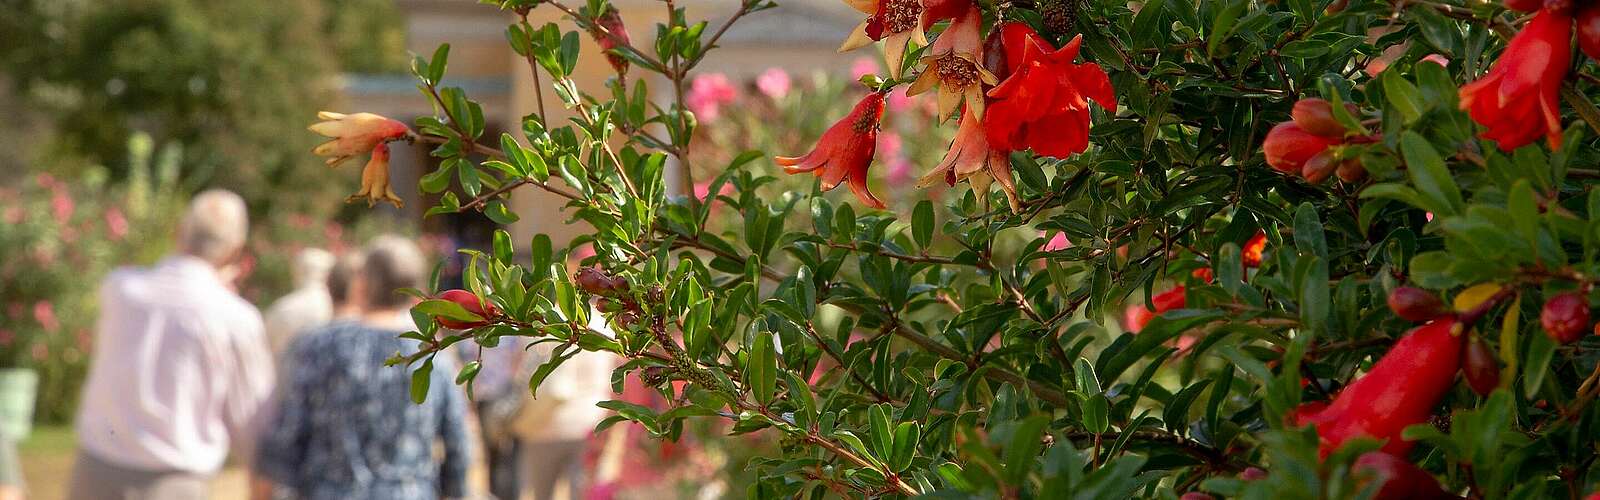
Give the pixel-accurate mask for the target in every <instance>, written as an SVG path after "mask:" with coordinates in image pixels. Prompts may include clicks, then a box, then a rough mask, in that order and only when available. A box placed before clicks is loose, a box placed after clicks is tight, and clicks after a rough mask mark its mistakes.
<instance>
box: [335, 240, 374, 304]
mask: <svg viewBox="0 0 1600 500" xmlns="http://www.w3.org/2000/svg"><path fill="white" fill-rule="evenodd" d="M362 257H363V255H362V252H346V253H345V254H344V255H341V256H339V258H338V260H336V261H334V263H333V270H331V271H329V272H328V296H329V297H331V298H332V299H333V305H334V306H335V307H339V306H343V305H345V304H349V303H350V301H351V300H352V299H355V297H351V296H350V289H351V288H353V287H354V286H355V281H356V278H357V277H359V276H361V266H362V263H363V261H364V260H365V259H363V258H362Z"/></svg>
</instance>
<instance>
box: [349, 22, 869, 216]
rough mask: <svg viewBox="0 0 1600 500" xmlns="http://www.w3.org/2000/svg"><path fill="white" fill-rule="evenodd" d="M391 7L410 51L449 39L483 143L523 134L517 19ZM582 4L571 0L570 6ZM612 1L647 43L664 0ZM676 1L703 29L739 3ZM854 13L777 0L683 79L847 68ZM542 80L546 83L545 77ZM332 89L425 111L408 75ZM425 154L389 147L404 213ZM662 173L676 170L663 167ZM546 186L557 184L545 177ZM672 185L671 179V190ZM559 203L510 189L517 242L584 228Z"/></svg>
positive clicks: (523, 68)
mask: <svg viewBox="0 0 1600 500" xmlns="http://www.w3.org/2000/svg"><path fill="white" fill-rule="evenodd" d="M395 3H396V6H397V7H398V10H399V11H400V13H401V15H402V16H403V17H404V18H405V19H404V23H405V25H406V45H407V48H408V49H409V50H410V51H411V52H413V53H416V54H422V55H424V56H426V55H428V54H432V53H433V51H434V49H435V48H437V47H438V46H439V45H440V44H442V43H449V44H450V66H449V71H448V74H447V76H446V77H445V84H446V85H452V86H458V87H462V88H463V89H464V90H466V93H467V95H468V96H470V97H471V98H472V99H474V100H476V101H478V102H480V103H482V105H483V109H484V118H485V120H486V121H487V123H488V124H487V127H486V132H485V135H484V137H486V138H487V139H484V140H487V141H488V142H489V143H494V142H495V140H494V139H493V138H494V137H498V136H499V135H500V133H501V132H502V131H510V132H513V135H519V136H520V134H519V133H517V132H516V131H518V130H520V128H521V125H520V124H521V121H520V120H521V119H522V117H523V116H526V115H529V114H531V113H533V112H535V110H537V109H538V105H539V103H538V97H537V95H538V93H537V92H535V89H534V83H533V77H532V76H531V74H530V72H529V68H528V66H527V63H526V62H525V61H524V60H523V59H522V57H521V56H518V55H517V54H516V53H515V52H513V51H512V50H511V48H510V46H509V45H507V44H506V39H505V29H506V26H507V25H509V24H511V23H513V22H515V16H514V15H513V14H511V13H508V12H502V11H500V10H498V9H496V8H495V7H494V6H492V5H482V4H479V3H477V2H476V1H475V0H396V2H395ZM579 3H581V2H578V1H576V0H575V1H574V2H569V4H572V5H573V6H574V7H576V6H577V4H579ZM611 3H612V4H613V5H615V6H616V7H617V8H618V9H619V10H620V12H621V13H622V16H623V20H624V22H625V23H626V25H627V26H628V31H629V34H630V35H631V37H632V41H633V43H634V44H635V46H638V47H645V48H648V47H650V46H652V45H653V42H652V40H651V39H652V37H653V35H654V33H655V28H654V25H655V23H657V22H660V21H661V20H662V19H664V18H665V17H666V9H665V7H664V6H665V5H666V4H665V3H663V2H661V1H660V0H612V2H611ZM676 4H677V5H679V6H682V7H684V8H686V9H687V11H688V16H689V19H690V20H691V22H693V21H694V20H696V19H705V20H707V21H709V22H710V23H711V24H710V28H708V31H710V30H713V29H715V28H716V27H717V26H720V25H721V23H722V22H723V21H724V20H726V19H727V17H728V16H729V15H731V14H732V13H733V12H734V11H735V10H736V9H737V8H738V6H739V0H679V1H678V2H676ZM533 14H534V15H533V16H531V17H530V21H531V22H532V23H534V25H535V26H538V25H541V24H543V23H545V22H557V23H558V25H560V26H561V27H562V29H564V30H571V29H574V27H573V25H572V24H571V22H570V21H563V20H562V19H561V18H562V17H563V15H561V13H560V12H559V11H557V10H556V9H554V8H551V7H541V8H537V9H535V10H534V12H533ZM860 18H861V15H860V14H859V13H857V12H856V11H854V10H852V9H850V8H848V7H847V6H845V4H844V3H843V2H833V1H823V0H800V1H790V2H780V6H779V7H778V8H775V9H771V10H767V11H763V12H760V13H757V14H754V15H750V16H748V17H745V18H743V19H741V20H740V21H739V22H738V23H737V24H736V25H735V26H734V27H733V28H732V29H731V30H729V31H728V33H727V34H725V35H724V36H723V37H722V39H721V41H720V42H719V43H718V45H719V46H720V48H719V49H717V50H716V52H715V53H714V54H713V55H712V56H711V57H708V58H706V60H705V61H704V62H703V63H701V65H700V66H699V67H698V68H697V69H696V71H695V72H694V73H692V74H691V76H690V77H691V78H693V76H694V75H696V74H709V73H723V74H726V75H727V76H728V77H729V78H730V79H732V80H733V81H736V82H745V81H749V80H750V79H752V78H754V77H755V76H756V75H757V74H759V73H761V72H762V71H765V70H767V69H768V68H773V67H777V68H782V69H784V70H786V71H789V72H791V73H796V74H809V73H811V72H814V71H819V70H822V71H830V72H838V73H840V74H845V72H846V71H847V68H848V66H849V65H850V62H851V61H853V60H855V59H856V58H858V57H861V56H862V55H863V54H870V52H862V53H861V54H856V53H852V54H840V53H838V52H837V50H836V49H837V48H838V46H839V43H840V42H841V41H842V40H844V38H845V37H846V35H848V33H849V30H850V29H851V28H853V27H854V26H855V25H856V24H857V23H859V22H860ZM582 39H583V47H582V54H583V56H582V57H580V58H579V64H578V68H577V70H576V71H575V79H576V80H577V82H578V83H579V86H580V88H582V89H583V90H584V91H585V92H588V93H591V94H595V95H605V94H606V92H607V91H606V90H605V81H606V80H607V79H608V78H611V77H613V76H614V73H613V71H612V69H611V68H610V66H608V65H607V64H606V62H605V60H604V58H600V57H594V56H595V54H596V53H597V52H598V51H599V48H598V47H597V46H596V45H595V44H594V43H593V42H592V41H591V40H590V39H589V38H588V37H587V36H584V37H582ZM643 73H644V72H642V71H638V70H635V71H633V72H631V73H630V75H629V76H630V78H640V77H641V76H643V77H646V78H649V77H654V78H653V79H651V80H648V81H647V82H646V84H647V86H648V87H649V88H650V89H652V91H653V95H652V99H655V100H657V101H665V100H667V99H670V96H669V95H666V94H665V93H664V92H661V91H660V90H664V89H667V88H670V85H669V83H668V82H666V81H665V80H664V79H661V78H660V77H659V75H642V74H643ZM542 83H543V84H544V85H547V86H548V85H549V84H550V82H549V79H548V78H546V79H543V80H542ZM339 87H340V90H341V92H340V95H341V97H340V102H339V104H338V106H337V109H341V110H347V111H370V112H374V113H379V114H383V115H385V116H390V117H394V118H397V119H401V120H405V121H408V122H409V121H410V120H412V119H414V118H416V117H418V116H424V115H428V114H431V113H432V109H431V106H430V103H429V102H428V101H427V100H426V99H425V98H424V97H423V96H422V95H421V94H420V93H419V92H418V90H417V88H416V81H415V79H414V78H412V77H411V75H409V74H383V75H373V74H347V75H344V76H342V77H341V78H340V81H339ZM546 90H548V88H547V89H546ZM543 97H544V101H545V102H544V105H545V109H546V110H547V113H548V114H549V117H548V120H549V121H550V122H551V123H553V124H559V123H566V122H567V119H568V117H570V116H571V112H569V111H568V110H566V109H564V108H563V107H562V104H561V102H560V99H559V98H558V97H556V95H555V92H554V91H546V92H543ZM427 153H428V150H427V149H426V148H424V147H420V146H416V147H411V148H396V149H395V152H394V156H393V160H392V175H393V177H394V183H395V191H396V192H397V193H399V194H400V196H401V197H402V198H404V199H405V202H406V203H405V204H406V207H405V209H404V212H405V215H407V216H409V217H411V218H415V219H418V220H420V219H421V218H422V213H423V212H424V211H425V210H426V208H427V206H429V204H430V203H431V202H432V201H434V200H432V199H424V198H421V194H420V192H419V191H418V190H417V188H416V186H417V179H418V178H419V177H420V176H421V175H423V174H425V173H427V172H428V171H430V170H431V169H432V168H433V165H434V163H433V162H431V161H430V160H431V159H430V158H429V157H428V154H427ZM668 175H669V176H675V175H676V174H675V173H672V172H669V174H668ZM552 182H558V183H559V182H560V181H559V180H556V179H554V178H552ZM678 184H679V183H677V182H674V181H673V179H670V178H669V179H668V183H667V185H668V186H676V185H678ZM561 205H562V201H561V200H560V199H559V198H558V197H556V196H554V195H550V194H548V193H544V192H542V191H539V190H537V189H532V188H529V189H520V190H517V191H516V192H515V193H514V195H513V198H512V207H513V209H514V210H516V211H517V212H518V213H519V214H520V215H522V219H521V220H520V221H518V222H517V223H516V224H513V227H511V228H508V229H509V230H510V231H511V233H512V235H513V237H514V238H515V240H514V241H526V239H527V238H529V237H531V236H532V235H533V234H537V233H547V234H550V235H551V237H552V238H553V239H554V240H555V241H557V242H558V243H559V242H563V241H565V240H567V239H569V238H571V237H573V236H576V235H577V234H580V233H581V230H582V227H575V226H569V225H567V224H566V221H567V219H566V217H554V216H545V215H543V214H546V213H551V212H554V211H555V210H557V209H558V208H559V207H560V206H561ZM483 224H487V221H485V220H483V219H482V218H481V217H458V218H455V219H450V220H445V221H437V220H426V221H423V226H424V228H427V229H429V230H433V231H444V232H450V231H458V230H461V226H463V225H467V226H474V225H479V226H481V225H483ZM466 230H468V231H472V230H473V229H471V228H468V229H466ZM469 239H470V238H469Z"/></svg>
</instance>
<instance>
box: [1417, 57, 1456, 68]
mask: <svg viewBox="0 0 1600 500" xmlns="http://www.w3.org/2000/svg"><path fill="white" fill-rule="evenodd" d="M1422 60H1424V61H1427V62H1431V63H1434V64H1437V65H1440V66H1444V67H1446V68H1448V67H1450V59H1449V58H1446V57H1445V56H1444V55H1442V54H1428V56H1427V57H1424V58H1422Z"/></svg>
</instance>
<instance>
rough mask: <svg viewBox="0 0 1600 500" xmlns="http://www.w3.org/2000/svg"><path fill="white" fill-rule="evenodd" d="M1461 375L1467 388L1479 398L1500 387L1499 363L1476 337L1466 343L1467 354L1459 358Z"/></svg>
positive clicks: (1486, 346)
mask: <svg viewBox="0 0 1600 500" xmlns="http://www.w3.org/2000/svg"><path fill="white" fill-rule="evenodd" d="M1461 373H1462V374H1463V375H1466V379H1467V386H1469V387H1472V392H1476V393H1478V395H1479V396H1485V397H1487V396H1488V395H1489V393H1491V392H1494V389H1495V388H1496V387H1499V386H1500V363H1499V362H1497V361H1495V359H1494V353H1492V352H1489V346H1488V345H1487V344H1484V343H1483V340H1480V339H1479V338H1478V337H1477V336H1473V337H1472V339H1470V340H1468V341H1467V352H1466V353H1465V354H1463V355H1462V357H1461Z"/></svg>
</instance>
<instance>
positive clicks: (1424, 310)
mask: <svg viewBox="0 0 1600 500" xmlns="http://www.w3.org/2000/svg"><path fill="white" fill-rule="evenodd" d="M1389 310H1390V311H1394V314H1395V315H1396V316H1399V317H1401V318H1405V319H1406V320H1408V321H1428V320H1431V319H1433V318H1437V317H1439V316H1440V315H1443V314H1444V313H1445V312H1446V309H1445V307H1444V301H1442V300H1439V296H1438V295H1434V294H1433V292H1429V291H1427V290H1423V289H1421V288H1416V287H1409V286H1402V287H1399V288H1395V289H1394V291H1391V292H1389Z"/></svg>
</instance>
